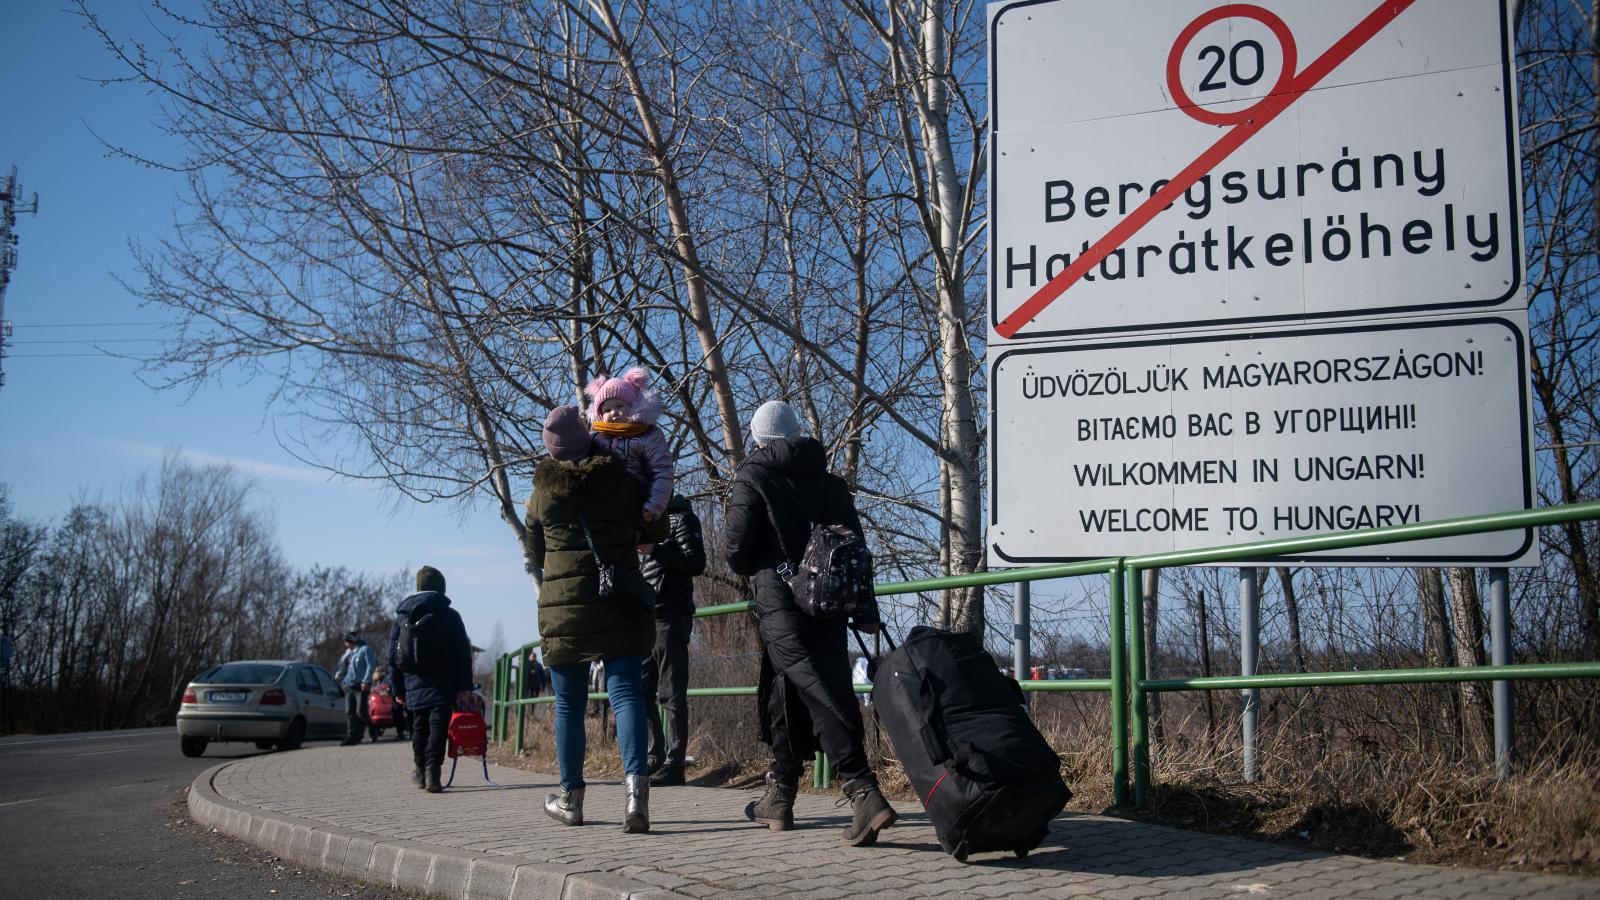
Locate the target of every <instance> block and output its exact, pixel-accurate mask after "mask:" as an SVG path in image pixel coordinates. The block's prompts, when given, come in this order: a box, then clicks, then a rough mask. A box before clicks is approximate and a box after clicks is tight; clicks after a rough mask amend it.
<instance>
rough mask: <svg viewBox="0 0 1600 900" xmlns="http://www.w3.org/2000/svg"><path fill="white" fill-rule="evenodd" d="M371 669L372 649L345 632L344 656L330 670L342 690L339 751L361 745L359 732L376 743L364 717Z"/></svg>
mask: <svg viewBox="0 0 1600 900" xmlns="http://www.w3.org/2000/svg"><path fill="white" fill-rule="evenodd" d="M374 665H375V662H374V660H373V658H372V648H371V647H368V646H367V642H366V641H364V640H362V639H361V635H360V634H358V633H356V632H354V631H347V632H345V634H344V655H342V656H340V657H339V664H338V665H337V666H334V669H333V677H334V678H335V679H337V680H338V682H339V686H340V687H342V688H344V718H345V732H344V740H343V741H340V746H342V747H348V746H350V745H352V744H359V743H361V732H362V731H366V732H368V733H369V734H370V735H371V737H372V739H373V740H374V741H376V740H377V739H378V726H376V725H374V724H372V717H371V716H369V715H368V714H367V702H368V698H369V697H371V695H372V669H373V666H374Z"/></svg>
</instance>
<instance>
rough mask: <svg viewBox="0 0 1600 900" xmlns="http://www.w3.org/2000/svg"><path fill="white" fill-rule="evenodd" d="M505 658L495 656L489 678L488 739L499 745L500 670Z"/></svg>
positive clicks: (502, 691) (502, 696)
mask: <svg viewBox="0 0 1600 900" xmlns="http://www.w3.org/2000/svg"><path fill="white" fill-rule="evenodd" d="M505 662H506V658H505V657H504V656H497V657H495V660H494V671H493V672H492V673H491V674H490V676H489V681H490V684H491V685H492V687H491V688H490V691H491V692H492V696H493V697H494V700H493V702H492V703H490V704H489V737H490V739H491V740H493V741H494V742H495V743H497V744H498V743H500V712H501V710H503V709H505V699H506V694H505V685H504V684H502V683H501V669H502V667H503V666H504V665H505Z"/></svg>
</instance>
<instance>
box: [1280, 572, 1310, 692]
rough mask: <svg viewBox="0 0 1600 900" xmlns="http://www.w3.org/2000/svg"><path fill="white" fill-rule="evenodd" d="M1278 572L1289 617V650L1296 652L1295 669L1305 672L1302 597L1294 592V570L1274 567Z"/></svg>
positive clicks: (1285, 611)
mask: <svg viewBox="0 0 1600 900" xmlns="http://www.w3.org/2000/svg"><path fill="white" fill-rule="evenodd" d="M1273 571H1274V572H1277V573H1278V583H1279V584H1281V585H1283V609H1284V613H1285V614H1286V615H1287V616H1288V619H1289V652H1290V653H1292V654H1294V670H1295V671H1296V672H1305V671H1308V670H1307V669H1306V649H1305V643H1304V642H1303V641H1301V639H1300V598H1299V597H1298V596H1296V595H1295V592H1294V570H1293V569H1290V568H1289V567H1288V566H1278V567H1277V568H1275V569H1273Z"/></svg>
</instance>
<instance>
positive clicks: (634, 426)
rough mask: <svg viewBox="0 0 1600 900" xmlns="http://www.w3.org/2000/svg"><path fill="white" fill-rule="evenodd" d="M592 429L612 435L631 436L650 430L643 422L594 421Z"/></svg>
mask: <svg viewBox="0 0 1600 900" xmlns="http://www.w3.org/2000/svg"><path fill="white" fill-rule="evenodd" d="M594 430H595V431H596V432H598V433H600V434H609V435H611V436H612V437H622V438H633V437H638V436H639V435H641V434H644V433H645V432H646V431H649V430H650V426H649V425H646V424H645V423H643V422H595V423H594Z"/></svg>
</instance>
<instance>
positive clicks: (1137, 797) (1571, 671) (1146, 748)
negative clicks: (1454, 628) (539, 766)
mask: <svg viewBox="0 0 1600 900" xmlns="http://www.w3.org/2000/svg"><path fill="white" fill-rule="evenodd" d="M1595 519H1600V501H1594V502H1588V503H1574V504H1568V505H1564V506H1551V507H1545V508H1543V509H1533V510H1523V511H1517V512H1507V513H1494V514H1490V515H1481V516H1464V517H1461V518H1455V519H1443V520H1439V521H1434V522H1423V523H1417V524H1410V525H1394V526H1389V527H1385V528H1373V529H1367V530H1363V531H1343V532H1333V533H1329V534H1318V535H1312V536H1309V537H1297V538H1279V539H1274V540H1267V541H1256V542H1253V543H1246V544H1232V545H1227V546H1221V547H1211V548H1205V549H1200V550H1184V551H1175V552H1169V553H1153V554H1146V555H1143V556H1129V557H1118V558H1106V559H1095V560H1085V561H1081V562H1072V563H1061V564H1055V565H1045V566H1032V567H1029V568H1023V569H1007V570H1000V571H993V572H978V573H974V574H970V575H954V576H949V577H945V578H928V579H922V580H919V581H904V582H895V583H886V584H880V585H877V586H876V587H875V589H874V592H875V593H876V594H877V595H878V596H880V597H885V596H894V595H897V594H912V593H918V592H922V591H943V590H950V589H954V588H965V587H985V586H989V585H999V584H1020V583H1023V582H1033V581H1041V580H1045V579H1053V578H1072V577H1082V576H1086V575H1104V576H1105V577H1106V578H1107V579H1108V581H1109V591H1108V594H1109V601H1108V610H1107V612H1108V614H1109V615H1108V617H1109V628H1108V632H1109V634H1108V635H1107V637H1108V639H1109V644H1110V669H1111V672H1110V677H1109V678H1098V679H1092V678H1091V679H1072V680H1065V681H1031V680H1030V681H1021V682H1020V684H1021V686H1022V689H1023V690H1024V691H1106V692H1109V693H1110V695H1111V732H1112V734H1111V766H1112V784H1113V792H1114V795H1115V799H1116V802H1117V803H1118V804H1119V805H1120V804H1123V803H1125V802H1127V800H1128V798H1129V782H1130V778H1129V772H1130V769H1131V771H1132V779H1131V781H1132V799H1133V802H1134V805H1136V806H1142V805H1143V804H1144V802H1145V800H1146V798H1147V797H1148V793H1149V785H1150V738H1149V730H1150V729H1149V724H1150V717H1149V703H1148V699H1149V695H1150V694H1151V693H1159V692H1166V691H1220V690H1238V689H1254V688H1286V687H1312V686H1323V685H1326V686H1339V685H1384V684H1426V683H1435V682H1456V681H1510V680H1519V679H1549V678H1600V662H1578V663H1525V664H1516V665H1496V666H1476V667H1448V668H1431V669H1374V670H1362V671H1348V672H1304V673H1291V674H1281V675H1238V676H1226V675H1225V676H1211V677H1204V678H1166V679H1162V678H1148V677H1146V676H1147V671H1146V666H1147V662H1148V660H1147V656H1146V648H1145V646H1144V611H1143V607H1144V604H1143V597H1142V593H1141V587H1140V577H1139V576H1140V573H1142V572H1145V571H1151V570H1156V569H1163V568H1168V567H1172V566H1193V565H1205V564H1216V563H1226V562H1249V563H1256V564H1261V563H1267V562H1270V561H1271V560H1272V559H1273V558H1274V557H1280V556H1286V555H1291V554H1305V553H1315V552H1318V551H1324V550H1342V549H1349V548H1352V547H1370V546H1374V545H1379V544H1393V543H1404V542H1409V541H1420V540H1433V539H1438V538H1448V537H1459V536H1462V535H1469V534H1485V533H1490V532H1496V531H1513V530H1521V529H1528V528H1540V527H1545V526H1549V525H1559V524H1564V523H1569V522H1579V521H1588V520H1595ZM752 607H753V604H751V603H750V602H749V601H744V602H740V603H724V604H720V605H717V606H707V607H702V608H700V609H699V610H696V612H695V617H696V618H705V617H709V616H717V615H728V614H731V613H738V612H746V611H749V610H750V609H752ZM538 645H539V642H538V641H531V642H529V643H527V644H524V645H523V646H522V647H519V648H518V649H517V650H515V651H512V652H511V653H507V654H506V655H504V656H502V657H500V659H498V660H497V661H496V663H495V672H494V700H493V704H492V712H491V715H492V720H493V721H492V731H493V736H494V738H495V740H497V741H503V740H505V739H506V738H507V737H508V736H509V734H508V732H509V726H510V722H509V721H508V716H509V714H510V712H511V710H512V709H515V710H516V712H517V722H516V736H517V746H519V747H520V746H522V737H523V729H524V713H525V711H526V709H527V708H528V707H529V706H531V705H534V704H538V703H549V702H553V700H554V698H553V697H537V698H530V697H525V696H522V693H523V692H522V690H521V688H522V685H521V677H520V675H521V673H520V668H519V669H518V670H514V669H513V667H512V665H511V663H512V660H513V658H516V659H525V658H526V656H527V654H528V652H529V651H530V650H532V649H533V648H535V647H537V646H538ZM519 666H520V664H519ZM514 671H515V675H514V674H513V672H514ZM1019 674H1020V673H1019ZM870 689H871V688H870V686H869V685H857V686H856V690H857V692H861V693H864V692H867V691H869V690H870ZM513 690H515V691H516V693H517V696H515V697H512V696H511V693H512V691H513ZM755 693H756V689H755V687H753V686H751V687H717V688H692V689H690V690H689V692H688V695H689V696H690V697H730V696H752V695H754V694H755ZM605 697H606V695H605V694H604V693H593V694H590V695H589V698H590V699H594V700H599V699H605ZM829 780H831V772H830V771H829V766H828V764H827V760H826V758H825V757H823V756H822V755H821V754H818V760H817V765H816V766H815V781H816V783H817V785H818V786H819V787H820V786H823V785H825V784H826V783H827V782H828V781H829Z"/></svg>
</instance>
